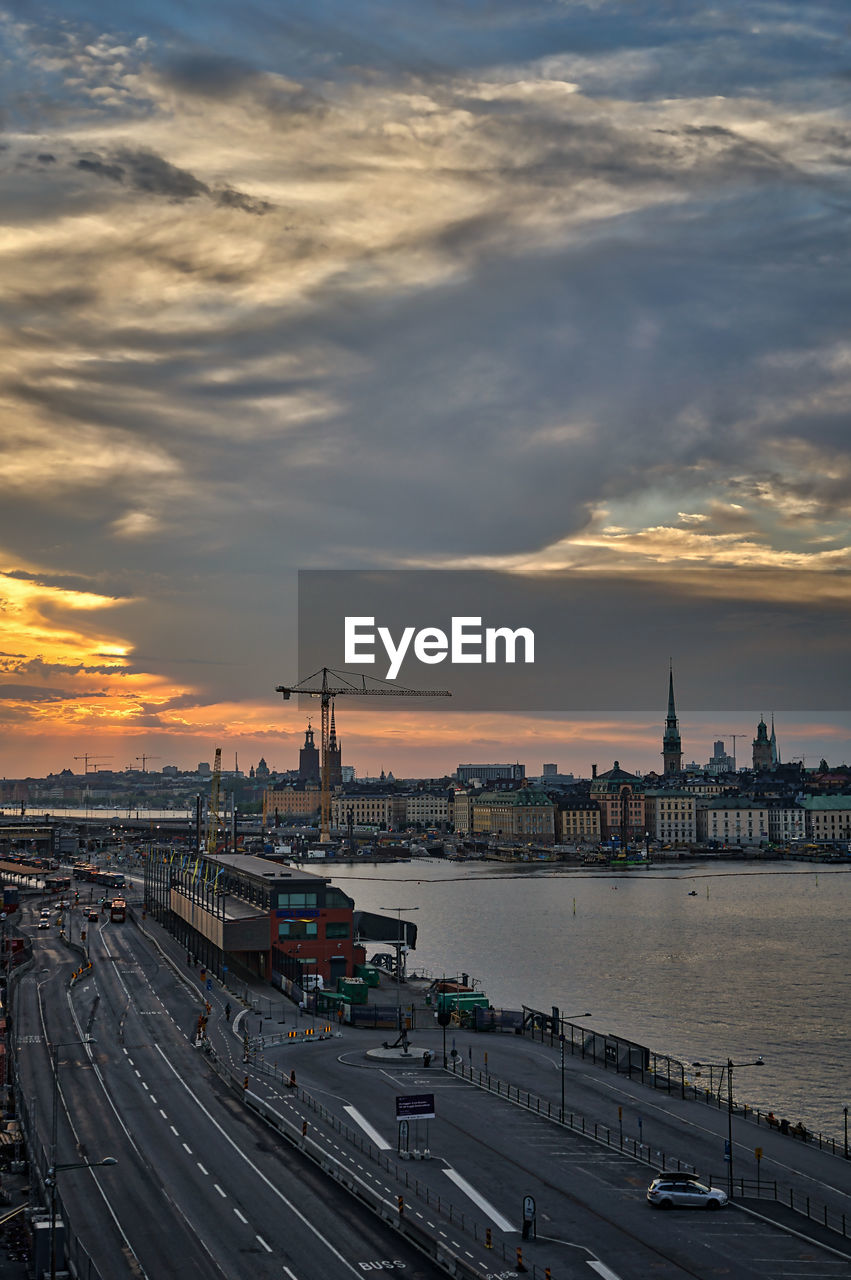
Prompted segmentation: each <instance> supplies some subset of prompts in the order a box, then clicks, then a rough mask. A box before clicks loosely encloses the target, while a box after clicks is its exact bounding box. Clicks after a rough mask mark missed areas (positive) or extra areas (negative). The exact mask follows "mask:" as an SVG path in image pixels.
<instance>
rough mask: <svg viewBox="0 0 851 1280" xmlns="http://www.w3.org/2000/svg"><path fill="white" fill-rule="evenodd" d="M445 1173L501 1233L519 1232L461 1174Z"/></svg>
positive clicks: (451, 1170)
mask: <svg viewBox="0 0 851 1280" xmlns="http://www.w3.org/2000/svg"><path fill="white" fill-rule="evenodd" d="M443 1172H444V1173H445V1174H446V1176H447V1178H450V1179H451V1180H452V1181H453V1182H454V1183H455V1185H456V1187H458V1189H459V1190H460V1191H463V1192H464V1195H465V1196H469V1197H470V1199H471V1200H472V1201H473V1204H477V1205H478V1206H479V1208H480V1209H481V1211H482V1213H485V1214H487V1216H488V1217H489V1218H490V1220H491V1222H493V1223H495V1224H496V1226H498V1227H499V1229H500V1231H516V1230H517V1227H515V1225H514V1223H513V1222H509V1221H508V1218H504V1217H503V1216H502V1214H501V1213H500V1212H499V1210H498V1209H495V1208H494V1206H493V1205H492V1204H491V1203H490V1201H488V1200H486V1199H485V1198H484V1196H482V1195H479V1193H478V1191H477V1190H476V1188H475V1187H473V1186H471V1185H470V1183H469V1182H467V1180H466V1178H462V1177H461V1175H460V1173H456V1172H455V1170H454V1169H444V1170H443ZM615 1280H617V1277H615Z"/></svg>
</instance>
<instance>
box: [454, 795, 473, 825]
mask: <svg viewBox="0 0 851 1280" xmlns="http://www.w3.org/2000/svg"><path fill="white" fill-rule="evenodd" d="M473 796H474V793H473V791H472V790H470V788H468V787H456V788H455V790H454V792H453V795H452V825H453V827H454V829H455V831H456V832H457V834H458V835H459V836H468V835H470V834H471V833H472V830H473Z"/></svg>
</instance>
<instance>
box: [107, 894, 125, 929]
mask: <svg viewBox="0 0 851 1280" xmlns="http://www.w3.org/2000/svg"><path fill="white" fill-rule="evenodd" d="M109 918H110V920H111V921H112V923H113V924H123V923H124V921H125V920H126V919H127V903H126V902H125V901H124V899H123V898H113V899H112V902H111V903H110V904H109Z"/></svg>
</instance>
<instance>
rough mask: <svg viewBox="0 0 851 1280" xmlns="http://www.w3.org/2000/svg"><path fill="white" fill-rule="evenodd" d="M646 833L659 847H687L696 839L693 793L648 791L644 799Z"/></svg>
mask: <svg viewBox="0 0 851 1280" xmlns="http://www.w3.org/2000/svg"><path fill="white" fill-rule="evenodd" d="M644 812H645V816H646V818H647V830H648V831H649V833H650V835H651V836H652V837H653V839H654V840H658V841H659V843H660V844H670V845H688V844H694V842H695V841H696V839H697V817H696V805H695V797H694V793H693V792H691V791H687V790H686V789H685V788H677V789H671V788H667V787H659V788H654V789H652V790H648V791H646V792H645V795H644Z"/></svg>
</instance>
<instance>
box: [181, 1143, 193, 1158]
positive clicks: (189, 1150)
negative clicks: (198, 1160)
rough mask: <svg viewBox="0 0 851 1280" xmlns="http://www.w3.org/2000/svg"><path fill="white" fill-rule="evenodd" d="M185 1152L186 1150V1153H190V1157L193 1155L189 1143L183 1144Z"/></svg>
mask: <svg viewBox="0 0 851 1280" xmlns="http://www.w3.org/2000/svg"><path fill="white" fill-rule="evenodd" d="M183 1150H184V1151H188V1152H189V1154H190V1155H192V1148H191V1147H190V1146H189V1143H188V1142H184V1144H183Z"/></svg>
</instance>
